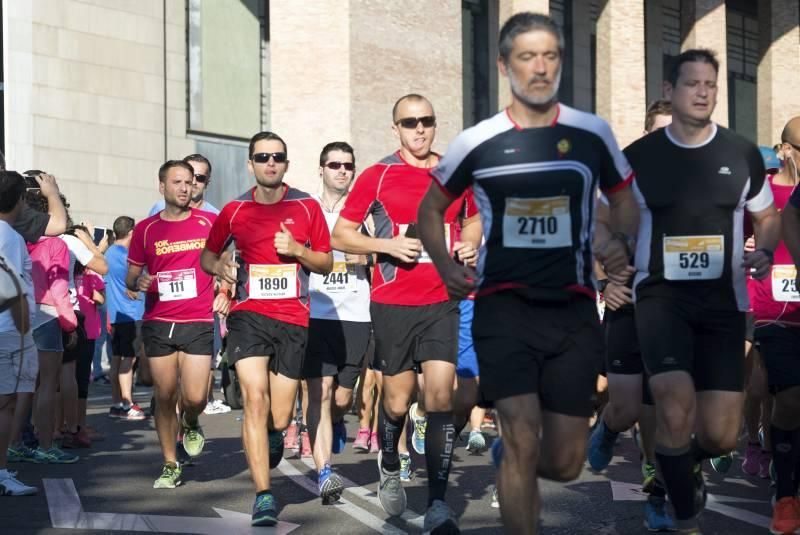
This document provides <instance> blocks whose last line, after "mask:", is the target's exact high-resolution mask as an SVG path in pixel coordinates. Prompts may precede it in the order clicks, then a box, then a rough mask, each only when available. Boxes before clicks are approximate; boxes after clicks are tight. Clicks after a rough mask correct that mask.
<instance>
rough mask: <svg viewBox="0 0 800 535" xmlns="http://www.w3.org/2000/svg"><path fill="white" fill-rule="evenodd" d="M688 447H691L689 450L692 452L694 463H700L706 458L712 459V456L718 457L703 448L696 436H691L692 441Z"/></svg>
mask: <svg viewBox="0 0 800 535" xmlns="http://www.w3.org/2000/svg"><path fill="white" fill-rule="evenodd" d="M690 447H691V452H692V458H693V459H694V462H695V463H702V462H703V461H705V460H706V459H712V458H714V457H719V456H718V455H716V454H714V453H711V452H710V451H708V450H707V449H705V448H704V447H703V446H701V445H700V442H699V441H698V440H697V437H696V436H694V437H692V443H691V446H690Z"/></svg>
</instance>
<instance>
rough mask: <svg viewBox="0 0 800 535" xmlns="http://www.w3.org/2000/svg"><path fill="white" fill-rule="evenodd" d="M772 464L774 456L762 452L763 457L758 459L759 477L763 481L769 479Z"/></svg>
mask: <svg viewBox="0 0 800 535" xmlns="http://www.w3.org/2000/svg"><path fill="white" fill-rule="evenodd" d="M770 464H772V454H770V453H769V452H768V451H764V450H761V455H760V456H759V457H758V477H760V478H761V479H769V478H770V473H769V465H770Z"/></svg>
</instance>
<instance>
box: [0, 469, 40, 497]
mask: <svg viewBox="0 0 800 535" xmlns="http://www.w3.org/2000/svg"><path fill="white" fill-rule="evenodd" d="M37 492H39V489H37V488H36V487H29V486H28V485H25V484H24V483H22V482H21V481H20V480H19V479H17V478H16V477H14V476H12V475H11V474H10V473H9V472H8V470H0V496H31V495H33V494H36V493H37Z"/></svg>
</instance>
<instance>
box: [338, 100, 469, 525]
mask: <svg viewBox="0 0 800 535" xmlns="http://www.w3.org/2000/svg"><path fill="white" fill-rule="evenodd" d="M392 129H393V131H394V134H395V135H396V136H397V137H398V139H399V141H400V149H399V150H398V151H396V152H395V153H393V154H391V155H390V156H387V157H386V158H384V159H383V160H381V161H380V162H378V163H377V164H375V165H373V166H371V167H369V168H367V169H366V170H365V171H364V172H363V173H362V174H361V176H360V177H359V178H358V180H357V181H356V183H355V185H354V186H353V191H352V193H351V194H350V196H349V197H348V198H347V202H346V203H345V206H344V208H343V209H342V212H341V215H340V217H339V220H338V221H337V222H336V226H335V227H334V230H333V234H332V244H333V246H334V248H336V249H339V250H341V251H345V252H349V253H352V254H364V255H368V254H374V253H377V254H378V260H377V266H376V269H375V271H374V275H375V279H374V281H373V286H372V295H371V299H372V302H371V304H370V314H371V318H372V325H373V332H374V336H375V354H376V362H377V363H378V365H379V368H380V371H381V372H382V374H383V403H382V404H381V410H380V412H379V423H378V434H379V436H380V446H381V452H380V453H379V454H378V465H379V472H380V483H379V485H378V498H380V502H381V505H382V506H383V509H384V511H386V513H388V514H389V515H391V516H399V515H401V514H403V511H405V509H406V494H405V490H404V489H403V486H402V483H401V481H400V470H401V465H400V457H399V454H398V444H399V442H400V433H401V431H402V429H403V427H404V425H405V415H406V412H407V411H408V409H409V405H410V402H411V399H412V396H413V394H414V390H415V388H416V381H417V372H416V369H417V368H419V367H421V369H422V372H423V375H424V377H425V388H424V391H423V392H422V393H421V395H422V396H423V397H424V401H425V410H426V413H427V429H426V432H425V439H424V440H425V459H426V464H427V471H428V510H427V512H426V514H425V523H424V528H423V529H424V531H426V532H432V531H434V530H435V532H436V533H455V532H457V531H458V520H457V518H456V515H455V513H454V512H453V511H452V510H451V509H450V508H449V507H448V506H447V504H446V503H445V501H444V499H445V492H446V491H447V480H448V477H449V473H450V460H451V457H452V452H453V439H454V435H455V432H454V427H453V404H452V403H453V383H454V380H455V362H456V358H457V350H458V304H457V303H455V302H452V301H450V300H449V299H448V297H447V291H446V290H445V287H444V285H443V284H442V280H441V278H440V277H439V275H438V274H437V273H436V269H435V268H434V266H433V265H432V264H431V259H430V256H428V253H427V252H426V251H425V250H424V249H423V248H422V244H421V242H420V241H419V239H417V234H416V232H417V224H416V221H417V209H418V207H419V202H420V200H421V199H422V197H423V196H424V194H425V190H426V189H427V188H428V185H429V184H430V176H429V175H428V171H429V170H430V169H431V168H432V167H433V166H434V165H436V163H437V162H438V161H439V155H438V154H436V153H435V152H433V151H432V150H431V145H432V144H433V139H434V136H435V134H436V116H435V115H434V111H433V106H432V105H431V103H430V102H429V101H428V99H426V98H425V97H423V96H421V95H417V94H410V95H406V96H404V97H401V98H400V99H399V100H398V101H397V102H396V103H395V105H394V108H393V109H392ZM461 205H462V202H461V201H459V202H455V203H453V205H452V207H451V209H450V210H449V211H448V214H447V218H446V220H445V221H446V224H442V229H443V231H442V232H443V233H444V232H445V230H444V229H445V227H446V228H447V231H446V234H447V236H448V237H447V238H445V236H442V237H441V240H442V242H443V243H446V248H447V249H448V250H450V248H451V246H452V244H451V239H450V236H454V231H455V228H456V227H455V224H456V222H457V219H458V213H459V209H460V207H461ZM369 216H371V217H372V219H373V221H374V226H375V237H374V238H373V237H370V236H365V235H364V234H362V233H361V232H359V228H360V227H361V225H362V224H363V222H364V220H365V219H366V218H367V217H369ZM445 240H447V241H446V242H445Z"/></svg>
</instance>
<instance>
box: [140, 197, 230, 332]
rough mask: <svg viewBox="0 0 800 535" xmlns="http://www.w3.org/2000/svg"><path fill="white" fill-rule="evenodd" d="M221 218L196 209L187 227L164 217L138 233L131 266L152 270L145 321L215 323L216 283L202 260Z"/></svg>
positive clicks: (143, 225) (146, 224) (147, 221)
mask: <svg viewBox="0 0 800 535" xmlns="http://www.w3.org/2000/svg"><path fill="white" fill-rule="evenodd" d="M215 219H216V216H214V214H212V213H210V212H204V211H202V210H195V209H192V210H191V213H190V214H189V217H187V218H186V219H184V220H182V221H167V220H166V219H162V218H161V213H160V212H159V213H157V214H156V215H154V216H151V217H148V218H147V219H143V220H142V221H140V222H139V223H137V224H136V226H135V227H134V228H133V237H132V238H131V246H130V249H129V250H128V263H129V264H133V265H135V266H142V267H145V268H147V272H148V273H149V274H150V275H151V276H152V277H153V283H152V284H151V285H150V289H149V290H148V291H147V293H146V294H145V302H144V316H143V319H144V320H155V321H164V322H169V323H196V322H212V321H214V315H213V312H212V310H211V307H212V305H213V303H214V279H213V278H212V277H211V276H210V275H208V274H206V273H205V272H204V271H203V270H202V269H201V268H200V254H201V253H202V252H203V249H204V248H205V246H206V239H207V238H208V233H209V232H210V231H211V226H212V225H213V223H214V220H215Z"/></svg>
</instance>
